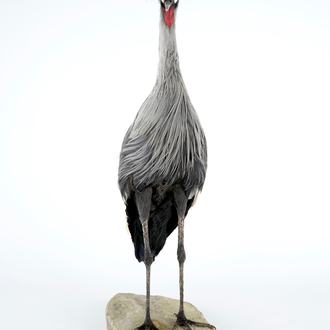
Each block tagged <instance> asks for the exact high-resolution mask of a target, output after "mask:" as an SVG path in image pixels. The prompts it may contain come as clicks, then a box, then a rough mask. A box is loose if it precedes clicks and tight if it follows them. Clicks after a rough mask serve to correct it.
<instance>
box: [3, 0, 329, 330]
mask: <svg viewBox="0 0 330 330" xmlns="http://www.w3.org/2000/svg"><path fill="white" fill-rule="evenodd" d="M158 8H159V4H158V2H157V1H146V0H134V1H133V0H125V1H124V0H121V1H119V0H116V1H114V0H100V1H97V0H93V1H92V0H79V1H78V0H65V1H64V0H50V1H44V0H39V1H38V0H29V1H27V0H26V1H22V0H11V1H4V0H2V1H1V4H0V219H1V225H0V245H1V247H0V253H1V260H0V271H1V274H0V276H1V282H0V290H1V292H0V304H1V305H0V311H1V312H0V324H1V328H3V329H11V330H18V329H27V330H41V329H42V330H43V329H47V330H59V329H60V330H78V329H79V330H91V329H93V330H104V329H105V317H104V310H105V307H106V304H107V302H108V301H109V299H110V298H111V297H112V296H114V295H115V294H116V293H118V292H133V293H140V294H144V288H145V282H144V281H145V273H144V265H143V264H139V263H138V262H137V261H136V260H135V257H134V252H133V245H132V244H131V239H130V236H129V234H128V233H127V231H126V229H125V217H124V212H123V210H124V207H123V203H122V200H121V197H120V194H119V190H118V188H117V168H118V159H119V152H120V148H121V142H122V139H123V137H124V134H125V132H126V130H127V128H128V127H129V125H130V124H131V122H132V121H133V119H134V116H135V114H136V112H137V111H138V109H139V107H140V105H141V104H142V102H143V101H144V99H145V98H146V97H147V95H148V94H149V92H150V91H151V89H152V87H153V84H154V82H155V78H156V72H157V63H158V21H159V9H158ZM177 39H178V47H179V54H180V63H181V69H182V73H183V77H184V79H185V82H186V85H187V88H188V91H189V94H190V97H191V99H192V102H193V104H194V106H195V108H196V110H197V112H198V114H199V116H200V120H201V122H202V124H203V127H204V130H205V133H206V136H207V139H208V147H209V168H208V174H207V180H206V183H205V186H204V190H203V192H202V194H201V195H200V196H199V200H198V202H197V204H196V206H195V207H194V208H193V209H192V210H191V212H190V213H189V216H188V218H187V221H186V252H187V261H186V282H185V298H186V300H187V301H189V302H191V303H193V304H194V305H195V306H196V307H198V308H199V309H200V310H201V311H202V312H203V313H204V315H205V317H206V318H207V319H208V321H209V322H211V323H213V324H214V325H216V326H217V328H218V329H221V330H243V329H244V330H266V329H267V330H268V329H269V330H277V329H281V330H298V329H299V330H304V329H306V330H307V329H313V330H316V329H320V330H325V329H328V328H330V312H329V311H330V239H329V236H330V235H329V220H330V115H329V113H330V3H329V1H321V0H299V1H297V0H285V1H281V0H276V1H275V0H274V1H268V0H263V1H261V0H260V1H257V0H246V1H236V0H221V1H211V0H203V1H201V0H199V1H197V0H196V1H192V0H189V1H188V0H181V1H180V8H179V10H178V15H177ZM176 233H177V232H175V233H174V234H173V235H172V236H171V237H170V238H169V239H168V241H167V244H166V246H165V248H164V250H163V251H162V252H161V254H160V255H159V257H158V258H157V259H156V262H155V263H154V264H153V267H152V286H151V291H152V294H158V295H165V296H169V297H172V298H178V297H179V290H178V265H177V260H176V242H177V238H176ZM128 330H129V329H128Z"/></svg>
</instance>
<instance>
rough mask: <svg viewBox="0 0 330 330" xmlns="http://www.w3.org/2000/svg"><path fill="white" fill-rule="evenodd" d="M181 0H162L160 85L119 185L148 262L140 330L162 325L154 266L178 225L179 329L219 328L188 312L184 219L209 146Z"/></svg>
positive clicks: (140, 253)
mask: <svg viewBox="0 0 330 330" xmlns="http://www.w3.org/2000/svg"><path fill="white" fill-rule="evenodd" d="M178 2H179V1H178V0H177V1H174V0H160V5H161V19H160V35H159V65H158V73H157V79H156V83H155V86H154V88H153V89H152V91H151V93H150V95H149V96H148V97H147V99H146V100H145V102H144V103H143V104H142V106H141V108H140V110H139V111H138V113H137V115H136V117H135V120H134V122H133V124H132V125H131V126H130V127H129V129H128V131H127V133H126V135H125V137H124V141H123V144H122V149H121V154H120V162H119V174H118V184H119V189H120V192H121V195H122V197H123V199H124V202H125V204H126V215H127V222H128V228H129V231H130V233H131V237H132V241H133V243H134V249H135V257H136V258H137V260H138V261H139V262H141V261H143V262H144V263H145V265H146V278H147V292H146V319H145V322H144V324H143V325H142V326H141V327H139V328H136V329H138V330H143V329H145V330H151V329H157V328H156V327H155V326H154V325H153V323H152V321H151V318H150V268H151V264H152V262H153V261H154V260H155V257H156V256H157V255H158V254H159V252H160V251H161V250H162V248H163V247H164V244H165V242H166V239H167V237H168V236H169V235H170V234H171V233H172V232H173V231H174V229H176V227H178V228H179V230H178V261H179V266H180V309H179V313H178V315H177V323H176V325H174V327H173V329H175V327H176V326H180V325H184V326H186V327H188V329H191V328H190V325H200V326H202V327H209V328H211V329H215V328H214V327H213V326H210V325H208V324H201V323H196V322H192V321H190V320H187V318H186V317H185V315H184V310H183V264H184V261H185V251H184V241H183V238H184V219H185V217H186V215H187V213H188V211H189V209H190V207H191V206H192V205H193V202H194V200H195V199H196V197H197V194H198V192H199V191H201V190H202V188H203V184H204V180H205V175H206V168H207V147H206V139H205V135H204V132H203V129H202V126H201V124H200V121H199V119H198V116H197V113H196V111H195V109H194V107H193V105H192V103H191V101H190V98H189V96H188V92H187V89H186V87H185V84H184V81H183V78H182V75H181V71H180V66H179V56H178V51H177V44H176V36H175V17H176V10H177V7H178Z"/></svg>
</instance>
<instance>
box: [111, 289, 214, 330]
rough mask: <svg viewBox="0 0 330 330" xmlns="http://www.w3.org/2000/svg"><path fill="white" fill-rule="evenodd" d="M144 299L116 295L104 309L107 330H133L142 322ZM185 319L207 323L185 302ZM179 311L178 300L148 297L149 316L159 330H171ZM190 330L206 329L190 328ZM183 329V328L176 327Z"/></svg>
mask: <svg viewBox="0 0 330 330" xmlns="http://www.w3.org/2000/svg"><path fill="white" fill-rule="evenodd" d="M145 304H146V297H145V296H144V295H136V294H133V293H118V294H116V295H115V296H114V297H113V298H112V299H111V300H110V301H109V303H108V305H107V308H106V319H107V330H134V329H135V328H136V327H138V326H140V325H142V324H143V322H144V318H145ZM184 309H185V314H186V317H187V318H188V319H190V320H192V321H196V322H203V323H208V322H207V321H206V320H205V318H204V316H203V314H202V313H201V312H200V311H199V310H198V309H197V308H196V307H195V306H193V305H192V304H190V303H188V302H185V303H184ZM178 311H179V300H175V299H170V298H166V297H162V296H151V297H150V316H151V319H152V322H153V323H154V325H155V326H156V327H157V328H158V329H159V330H171V329H172V327H173V325H174V323H175V321H176V317H175V315H174V314H176V313H178ZM191 328H192V330H197V329H203V330H205V329H208V328H205V327H203V328H201V327H194V326H192V327H191ZM176 329H178V330H179V329H184V330H187V328H185V327H177V328H176Z"/></svg>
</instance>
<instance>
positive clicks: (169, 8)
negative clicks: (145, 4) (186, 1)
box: [160, 0, 179, 26]
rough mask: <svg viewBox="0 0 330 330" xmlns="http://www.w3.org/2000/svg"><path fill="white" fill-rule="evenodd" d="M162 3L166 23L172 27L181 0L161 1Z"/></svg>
mask: <svg viewBox="0 0 330 330" xmlns="http://www.w3.org/2000/svg"><path fill="white" fill-rule="evenodd" d="M160 3H161V6H162V7H163V8H164V21H165V23H166V24H167V25H168V26H171V25H172V23H173V21H174V8H176V7H177V6H178V3H179V0H160Z"/></svg>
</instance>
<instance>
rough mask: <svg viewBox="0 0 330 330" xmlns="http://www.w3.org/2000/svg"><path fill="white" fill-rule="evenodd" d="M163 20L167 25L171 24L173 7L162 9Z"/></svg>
mask: <svg viewBox="0 0 330 330" xmlns="http://www.w3.org/2000/svg"><path fill="white" fill-rule="evenodd" d="M164 21H165V23H166V24H167V25H168V26H171V25H172V23H173V21H174V7H171V8H170V9H169V10H168V11H166V10H165V9H164Z"/></svg>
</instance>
